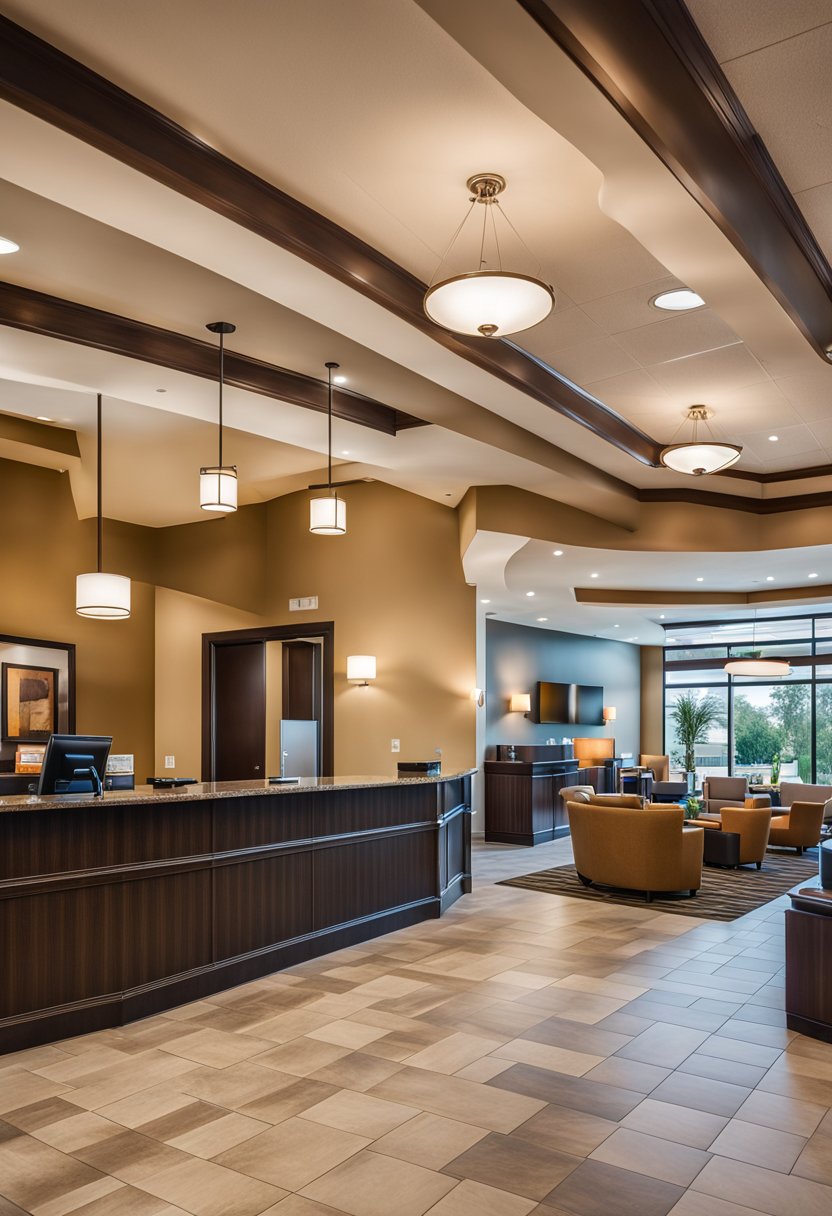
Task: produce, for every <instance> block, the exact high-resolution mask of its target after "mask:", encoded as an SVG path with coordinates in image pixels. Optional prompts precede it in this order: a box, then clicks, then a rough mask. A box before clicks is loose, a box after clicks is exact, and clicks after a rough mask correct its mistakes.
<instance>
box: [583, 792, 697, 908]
mask: <svg viewBox="0 0 832 1216" xmlns="http://www.w3.org/2000/svg"><path fill="white" fill-rule="evenodd" d="M598 797H599V795H596V798H598ZM566 809H567V812H568V814H569V828H570V831H571V833H572V850H573V853H574V857H575V868H576V870H577V871H578V877H579V878H580V880H581V882H582V883H583V884H584V885H585V886H591V885H592V884H594V883H598V884H600V885H601V886H606V887H620V888H624V889H626V890H630V891H643V892H644V894H645V898H646V899H647V902H648V903H649V902H650V901H651V900H652V898H653V895H654V894H655V893H656V892H659V891H662V892H664V891H689V892H690V894H691V895H695V894H696V892H697V891H698V890H699V887H700V886H701V885H702V850H703V845H704V831H703V829H702V828H697V827H685V826H684V811H683V810H682V808H681V807H680V806H656V805H651V806H647V807H637V806H636V807H631V806H620V805H619V806H615V805H610V804H609V803H606V804H605V803H602V802H594V803H591V802H568V803H567V804H566Z"/></svg>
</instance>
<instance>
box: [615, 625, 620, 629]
mask: <svg viewBox="0 0 832 1216" xmlns="http://www.w3.org/2000/svg"><path fill="white" fill-rule="evenodd" d="M620 628H621V626H620V625H613V629H620Z"/></svg>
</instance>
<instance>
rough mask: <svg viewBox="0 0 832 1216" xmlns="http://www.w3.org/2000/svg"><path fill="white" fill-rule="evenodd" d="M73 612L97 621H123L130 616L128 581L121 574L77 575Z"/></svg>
mask: <svg viewBox="0 0 832 1216" xmlns="http://www.w3.org/2000/svg"><path fill="white" fill-rule="evenodd" d="M75 611H76V612H77V613H78V615H79V616H89V617H95V618H97V619H99V620H110V621H114V620H124V619H125V618H126V617H128V616H129V615H130V579H129V578H125V576H124V575H123V574H102V573H100V572H99V573H98V574H78V575H76V577H75Z"/></svg>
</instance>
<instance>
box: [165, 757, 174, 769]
mask: <svg viewBox="0 0 832 1216" xmlns="http://www.w3.org/2000/svg"><path fill="white" fill-rule="evenodd" d="M165 768H176V756H165Z"/></svg>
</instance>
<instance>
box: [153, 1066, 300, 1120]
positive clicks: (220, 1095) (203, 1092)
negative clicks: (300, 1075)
mask: <svg viewBox="0 0 832 1216" xmlns="http://www.w3.org/2000/svg"><path fill="white" fill-rule="evenodd" d="M296 1080H297V1078H296V1077H294V1076H290V1075H289V1074H288V1073H279V1072H278V1071H277V1069H274V1068H263V1067H262V1066H261V1065H259V1064H254V1063H252V1061H251V1060H243V1062H242V1063H241V1064H232V1065H231V1066H230V1067H229V1068H202V1069H200V1070H199V1071H198V1072H195V1073H193V1074H192V1075H190V1076H187V1077H183V1078H181V1079H180V1080H179V1081H178V1082H177V1088H178V1089H180V1090H181V1091H182V1093H184V1094H189V1095H190V1096H191V1097H193V1098H201V1099H202V1101H203V1102H212V1103H213V1104H214V1105H215V1106H225V1107H227V1108H228V1109H229V1110H237V1109H238V1108H239V1107H242V1106H245V1105H247V1104H248V1103H251V1102H255V1101H257V1099H258V1098H263V1097H265V1096H266V1095H267V1094H268V1095H271V1094H274V1093H276V1092H277V1091H278V1090H279V1089H286V1088H287V1087H288V1086H290V1085H294V1084H295V1082H296ZM245 1113H246V1114H250V1113H251V1112H250V1111H246V1112H245ZM254 1118H257V1115H254Z"/></svg>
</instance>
